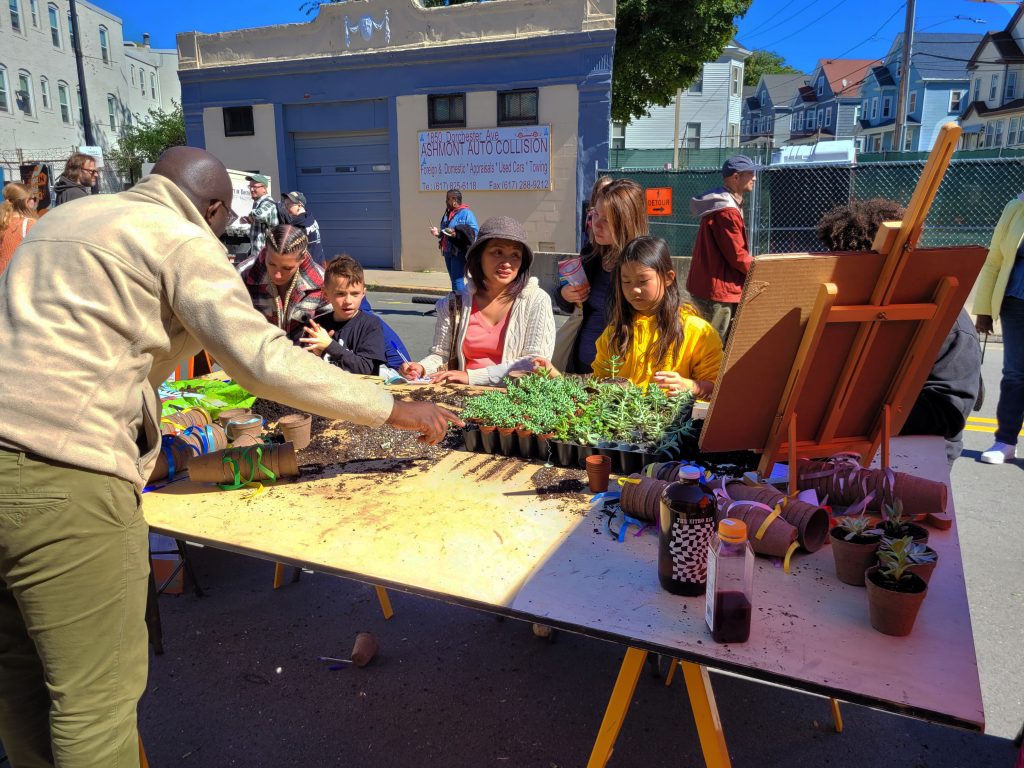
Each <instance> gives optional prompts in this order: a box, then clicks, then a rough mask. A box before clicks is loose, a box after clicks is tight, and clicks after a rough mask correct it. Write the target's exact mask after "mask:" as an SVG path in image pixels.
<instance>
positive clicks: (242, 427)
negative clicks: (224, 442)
mask: <svg viewBox="0 0 1024 768" xmlns="http://www.w3.org/2000/svg"><path fill="white" fill-rule="evenodd" d="M227 434H228V439H229V440H231V441H232V442H234V441H235V440H236V439H237V438H238V436H239V435H252V436H253V437H260V436H261V435H262V434H263V417H262V416H250V417H248V418H247V419H243V420H240V421H239V420H234V419H233V420H231V421H229V422H228V425H227Z"/></svg>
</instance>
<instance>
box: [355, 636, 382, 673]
mask: <svg viewBox="0 0 1024 768" xmlns="http://www.w3.org/2000/svg"><path fill="white" fill-rule="evenodd" d="M379 650H380V643H378V642H377V638H376V637H374V636H373V635H371V634H370V633H369V632H360V633H359V634H358V635H356V643H355V645H353V646H352V653H351V654H350V655H349V658H351V659H352V661H353V663H354V664H355V665H356V666H357V667H365V666H366V665H367V664H369V663H370V662H371V661H373V657H374V656H376V655H377V651H379Z"/></svg>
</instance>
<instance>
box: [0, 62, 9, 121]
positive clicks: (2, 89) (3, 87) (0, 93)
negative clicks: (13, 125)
mask: <svg viewBox="0 0 1024 768" xmlns="http://www.w3.org/2000/svg"><path fill="white" fill-rule="evenodd" d="M8 93H10V89H9V87H8V85H7V70H6V69H4V68H3V67H0V111H3V112H10V111H11V99H10V97H9V96H8V95H7V94H8Z"/></svg>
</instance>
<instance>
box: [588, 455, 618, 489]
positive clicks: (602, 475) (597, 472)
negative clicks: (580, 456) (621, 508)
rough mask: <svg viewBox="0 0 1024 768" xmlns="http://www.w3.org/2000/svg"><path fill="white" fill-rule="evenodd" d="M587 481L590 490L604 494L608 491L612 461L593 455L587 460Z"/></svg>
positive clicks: (608, 458) (609, 458)
mask: <svg viewBox="0 0 1024 768" xmlns="http://www.w3.org/2000/svg"><path fill="white" fill-rule="evenodd" d="M586 467H587V480H588V481H589V483H590V490H591V491H593V492H594V493H603V492H605V491H607V490H608V476H609V475H610V474H611V471H612V460H611V457H609V456H602V455H600V454H593V455H590V456H587V458H586Z"/></svg>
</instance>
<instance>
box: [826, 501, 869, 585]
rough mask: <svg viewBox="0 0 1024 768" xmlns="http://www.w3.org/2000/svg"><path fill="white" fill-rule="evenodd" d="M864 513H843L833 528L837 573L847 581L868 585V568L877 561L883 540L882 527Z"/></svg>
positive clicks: (847, 582) (831, 532) (832, 536)
mask: <svg viewBox="0 0 1024 768" xmlns="http://www.w3.org/2000/svg"><path fill="white" fill-rule="evenodd" d="M874 526H875V521H874V520H872V519H871V518H870V517H866V516H865V515H864V514H860V515H858V516H856V517H840V518H838V519H837V520H836V525H835V527H833V528H832V530H831V531H829V535H830V536H831V538H832V557H833V558H835V561H836V576H837V577H838V578H839V580H840V581H841V582H843V583H844V584H851V585H853V586H855V587H863V586H864V572H865V571H866V570H867V569H868V568H870V567H871V566H872V565H874V563H875V553H876V552H877V551H878V547H879V545H880V544H881V541H882V530H881V529H880V528H876V527H874Z"/></svg>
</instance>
